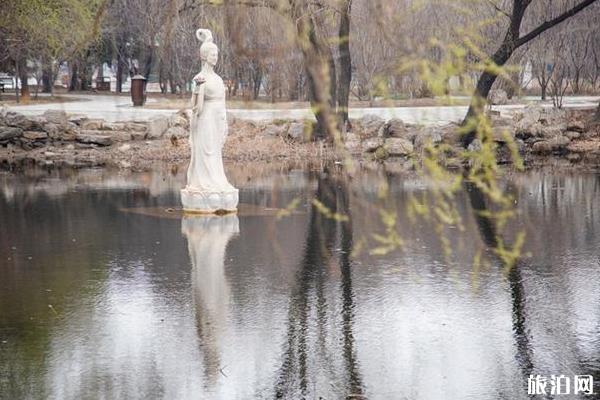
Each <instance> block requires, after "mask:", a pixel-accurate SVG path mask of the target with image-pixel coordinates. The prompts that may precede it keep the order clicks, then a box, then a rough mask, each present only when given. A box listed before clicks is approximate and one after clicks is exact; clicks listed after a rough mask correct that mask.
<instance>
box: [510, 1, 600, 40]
mask: <svg viewBox="0 0 600 400" xmlns="http://www.w3.org/2000/svg"><path fill="white" fill-rule="evenodd" d="M595 2H596V0H584V1H582V2H581V3H579V4H578V5H576V6H575V7H573V8H571V9H570V10H568V11H565V12H564V13H562V14H561V15H559V16H558V17H556V18H554V19H551V20H550V21H546V22H544V23H543V24H541V25H540V26H538V27H537V28H535V29H534V30H532V31H531V32H529V33H528V34H526V35H524V36H521V37H520V38H519V39H518V40H517V41H516V42H515V48H517V47H521V46H522V45H524V44H525V43H527V42H529V41H530V40H533V39H535V38H536V37H538V36H539V35H540V34H541V33H543V32H544V31H547V30H548V29H550V28H552V27H553V26H556V25H558V24H560V23H561V22H563V21H564V20H565V19H567V18H569V17H572V16H573V15H575V14H577V13H578V12H579V11H581V10H583V9H584V8H586V7H587V6H589V5H591V4H593V3H595Z"/></svg>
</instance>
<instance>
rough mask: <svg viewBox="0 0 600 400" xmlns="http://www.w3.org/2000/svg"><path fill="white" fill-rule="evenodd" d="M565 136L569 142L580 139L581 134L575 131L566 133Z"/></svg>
mask: <svg viewBox="0 0 600 400" xmlns="http://www.w3.org/2000/svg"><path fill="white" fill-rule="evenodd" d="M565 136H566V137H568V138H569V139H571V140H575V139H579V138H580V137H581V133H580V132H577V131H566V132H565Z"/></svg>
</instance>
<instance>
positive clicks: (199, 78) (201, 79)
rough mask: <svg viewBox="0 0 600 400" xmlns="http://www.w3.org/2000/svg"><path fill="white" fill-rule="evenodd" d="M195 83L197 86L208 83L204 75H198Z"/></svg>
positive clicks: (195, 77)
mask: <svg viewBox="0 0 600 400" xmlns="http://www.w3.org/2000/svg"><path fill="white" fill-rule="evenodd" d="M194 82H195V83H196V85H202V84H203V83H204V82H206V78H205V77H204V75H202V73H198V74H196V76H194Z"/></svg>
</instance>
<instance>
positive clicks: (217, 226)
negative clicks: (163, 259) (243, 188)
mask: <svg viewBox="0 0 600 400" xmlns="http://www.w3.org/2000/svg"><path fill="white" fill-rule="evenodd" d="M181 231H182V233H183V234H184V235H185V237H186V238H187V241H188V250H189V253H190V260H191V262H192V290H193V299H194V306H195V308H196V327H197V329H198V337H199V340H200V343H201V346H202V353H203V355H204V362H205V365H204V368H205V371H206V375H207V378H208V380H209V383H213V384H214V383H215V381H216V379H217V378H218V375H219V370H220V369H221V368H222V367H223V365H220V363H221V360H220V353H221V351H220V348H219V347H220V346H219V341H220V340H221V338H222V337H223V336H224V335H225V330H226V323H227V315H228V313H229V297H230V291H229V284H228V283H227V279H226V278H225V271H224V262H225V250H226V247H227V243H228V242H229V240H230V239H231V238H232V237H233V236H234V235H235V234H237V233H239V223H238V218H237V216H236V215H226V216H222V217H216V216H189V217H184V218H183V220H182V222H181Z"/></svg>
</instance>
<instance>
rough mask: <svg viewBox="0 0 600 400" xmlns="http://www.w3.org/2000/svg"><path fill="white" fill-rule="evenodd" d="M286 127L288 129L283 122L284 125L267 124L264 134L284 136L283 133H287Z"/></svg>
mask: <svg viewBox="0 0 600 400" xmlns="http://www.w3.org/2000/svg"><path fill="white" fill-rule="evenodd" d="M286 129H287V125H285V124H283V125H275V124H269V125H267V126H265V129H264V130H263V134H264V135H265V136H271V137H277V136H283V135H285V132H286Z"/></svg>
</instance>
